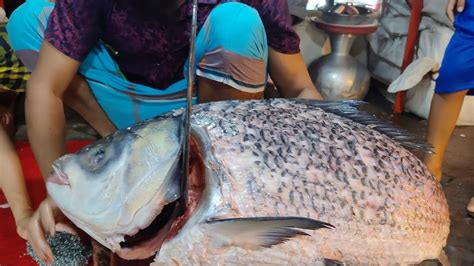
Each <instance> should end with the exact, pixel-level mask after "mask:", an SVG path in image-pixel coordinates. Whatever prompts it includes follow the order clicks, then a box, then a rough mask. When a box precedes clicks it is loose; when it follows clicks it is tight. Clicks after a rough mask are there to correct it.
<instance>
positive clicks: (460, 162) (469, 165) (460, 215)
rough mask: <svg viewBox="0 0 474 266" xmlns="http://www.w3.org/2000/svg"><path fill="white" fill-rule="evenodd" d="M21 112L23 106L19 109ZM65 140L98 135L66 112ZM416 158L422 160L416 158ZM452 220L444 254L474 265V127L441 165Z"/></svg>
mask: <svg viewBox="0 0 474 266" xmlns="http://www.w3.org/2000/svg"><path fill="white" fill-rule="evenodd" d="M367 101H368V102H369V103H370V104H369V105H368V106H367V107H366V109H367V110H369V111H370V112H374V113H376V114H377V115H378V116H379V117H381V118H383V119H386V120H390V121H392V122H393V123H395V124H397V125H399V126H400V127H403V128H405V129H407V130H408V131H410V132H412V133H415V134H416V135H418V136H419V137H421V138H423V137H424V134H425V130H426V126H427V123H426V120H422V119H419V118H417V117H416V116H414V115H410V114H403V115H400V116H393V115H392V114H391V106H392V104H391V103H389V102H387V101H386V100H385V99H383V98H382V96H381V95H380V94H379V93H377V91H376V90H375V89H372V90H371V93H370V94H369V95H368V97H367ZM18 109H19V110H22V109H23V108H22V104H21V101H20V104H19V106H18ZM21 113H22V112H18V113H17V121H18V124H19V127H18V132H17V135H16V138H17V139H25V138H26V130H25V126H24V125H22V124H24V120H23V119H22V116H23V115H22V114H21ZM67 118H68V125H67V128H68V130H67V138H68V139H95V138H97V134H96V133H95V132H94V130H92V129H91V128H90V127H88V126H87V125H86V124H85V123H84V121H83V120H82V119H81V118H80V117H78V116H77V115H76V114H74V113H73V112H71V111H68V112H67ZM417 156H422V155H421V154H419V153H418V154H417ZM442 185H443V187H444V191H445V194H446V197H447V199H448V204H449V208H450V216H451V232H450V235H449V239H448V245H447V247H446V248H445V251H446V254H447V256H448V258H449V261H450V262H451V264H452V265H474V227H473V225H474V219H472V218H468V217H467V214H466V204H467V203H468V202H469V199H470V198H471V197H472V196H474V127H458V128H456V129H455V131H454V134H453V136H452V139H451V142H450V144H449V148H448V150H447V153H446V156H445V162H444V179H443V182H442Z"/></svg>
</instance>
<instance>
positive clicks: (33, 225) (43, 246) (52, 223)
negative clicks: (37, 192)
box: [17, 197, 77, 264]
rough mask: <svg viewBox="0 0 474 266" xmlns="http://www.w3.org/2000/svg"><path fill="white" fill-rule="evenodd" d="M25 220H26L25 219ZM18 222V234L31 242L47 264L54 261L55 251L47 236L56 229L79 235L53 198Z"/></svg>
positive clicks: (46, 200)
mask: <svg viewBox="0 0 474 266" xmlns="http://www.w3.org/2000/svg"><path fill="white" fill-rule="evenodd" d="M23 220H24V221H23ZM23 220H22V221H20V222H21V223H20V222H19V223H18V225H19V227H17V231H18V234H19V235H20V236H21V237H22V238H24V239H26V240H27V241H28V242H30V244H31V247H32V248H33V251H34V252H35V254H36V255H37V256H38V257H39V258H40V259H41V260H42V261H44V262H46V263H47V264H52V263H53V262H54V256H53V252H52V251H51V248H50V246H49V244H48V242H47V241H46V236H47V235H49V236H53V235H54V234H55V233H56V231H64V232H68V233H70V234H74V235H77V233H76V231H75V230H74V229H73V228H72V227H71V226H69V225H67V224H66V223H65V221H66V220H67V219H66V218H65V217H64V215H63V214H62V213H61V211H60V210H59V208H58V207H57V205H56V204H55V203H54V202H53V200H52V199H51V198H49V197H48V198H46V199H45V200H44V201H43V202H42V203H41V204H40V206H39V207H38V209H37V210H36V212H35V213H34V214H33V215H32V216H31V217H27V218H25V219H23Z"/></svg>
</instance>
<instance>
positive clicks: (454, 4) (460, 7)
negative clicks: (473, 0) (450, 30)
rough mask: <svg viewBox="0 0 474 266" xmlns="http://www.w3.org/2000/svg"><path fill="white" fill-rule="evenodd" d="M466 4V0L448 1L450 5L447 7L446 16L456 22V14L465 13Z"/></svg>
mask: <svg viewBox="0 0 474 266" xmlns="http://www.w3.org/2000/svg"><path fill="white" fill-rule="evenodd" d="M465 4H466V0H448V5H447V6H446V15H447V16H448V18H449V19H450V20H451V21H453V22H454V12H456V11H457V12H463V11H464V7H465ZM455 8H456V10H455Z"/></svg>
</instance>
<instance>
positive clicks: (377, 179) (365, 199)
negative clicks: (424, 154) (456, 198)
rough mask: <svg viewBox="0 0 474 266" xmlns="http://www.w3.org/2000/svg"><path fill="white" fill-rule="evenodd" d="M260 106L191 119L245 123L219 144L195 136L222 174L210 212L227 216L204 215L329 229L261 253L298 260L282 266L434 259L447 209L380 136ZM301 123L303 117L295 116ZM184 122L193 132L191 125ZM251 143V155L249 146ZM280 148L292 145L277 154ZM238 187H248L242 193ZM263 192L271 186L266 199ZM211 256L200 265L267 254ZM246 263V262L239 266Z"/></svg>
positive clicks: (419, 171) (234, 251) (233, 251)
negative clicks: (310, 222)
mask: <svg viewBox="0 0 474 266" xmlns="http://www.w3.org/2000/svg"><path fill="white" fill-rule="evenodd" d="M234 104H235V105H238V108H234V107H233V105H234ZM255 105H256V106H255ZM260 105H261V103H260V102H257V103H255V102H247V103H238V104H237V103H222V104H219V105H217V104H215V105H213V108H212V110H210V109H208V108H206V106H201V107H200V108H199V107H198V108H197V110H195V111H194V112H195V114H196V115H198V116H199V114H200V113H205V114H206V117H207V119H211V120H212V119H214V118H221V119H223V120H224V121H227V120H230V119H229V118H228V117H229V115H231V116H233V117H235V116H245V117H246V119H245V120H240V121H239V122H238V123H236V124H235V128H234V129H233V130H235V131H233V134H232V136H229V134H222V132H225V130H224V129H222V128H219V127H213V128H210V129H208V130H206V131H205V134H206V135H207V137H208V138H209V139H210V143H211V146H213V147H216V151H215V152H214V156H215V160H216V162H215V163H216V164H220V165H222V168H223V169H226V171H225V172H224V173H222V175H225V176H226V178H225V181H222V182H228V183H229V185H230V186H229V187H228V189H227V190H225V191H222V194H219V196H218V197H219V200H218V201H219V204H226V205H227V206H229V207H228V208H225V209H222V213H215V214H214V215H216V216H219V217H259V216H308V217H313V218H316V219H318V220H323V221H328V222H330V223H332V224H333V225H334V226H335V227H336V229H334V230H330V231H324V230H320V231H315V232H312V233H311V235H312V236H313V237H312V238H308V239H304V240H300V241H301V243H304V245H302V246H298V247H295V246H293V245H289V244H281V245H278V246H275V247H272V248H271V250H273V251H272V252H285V253H287V254H288V253H289V254H299V255H298V258H297V259H295V258H292V259H290V260H289V261H290V262H295V263H297V262H298V263H301V262H305V261H306V262H309V261H311V259H312V258H314V256H315V253H317V257H320V258H332V259H337V260H340V261H343V262H346V263H349V264H353V263H356V264H357V263H362V262H363V263H377V264H379V263H382V264H386V263H388V264H392V263H395V262H396V263H402V264H403V263H417V262H421V261H423V260H425V259H433V258H436V257H437V255H438V254H439V252H440V249H441V247H443V246H444V244H445V241H446V237H447V234H448V231H449V217H448V207H447V204H446V200H445V198H444V194H443V192H442V190H441V187H440V185H439V184H438V183H437V182H436V181H435V180H434V179H433V177H432V176H431V175H430V174H429V172H428V171H427V170H426V168H425V167H424V166H423V165H422V163H421V162H420V161H419V160H418V159H417V158H416V157H415V156H413V155H412V154H411V153H410V152H408V151H407V150H405V149H404V148H402V147H401V146H400V145H398V144H397V143H395V142H393V141H392V140H391V139H389V138H388V137H387V136H385V135H383V134H380V133H378V132H377V131H375V130H371V129H370V128H369V127H367V126H364V125H361V124H358V123H355V122H353V121H351V120H349V119H346V118H343V117H340V116H337V115H333V114H331V113H327V112H324V111H323V110H322V109H320V108H317V107H312V106H310V105H303V104H298V103H292V102H287V101H273V102H267V103H266V105H267V108H261V106H260ZM218 107H221V108H218ZM301 113H304V114H305V115H304V116H303V117H302V116H299V114H301ZM200 117H203V116H200ZM262 117H265V121H266V122H265V123H262V122H261V118H262ZM273 121H275V122H273ZM194 122H195V123H196V124H200V125H202V124H203V123H201V122H199V121H196V118H195V119H194ZM286 125H291V127H290V128H288V127H286ZM249 128H250V129H251V130H249ZM256 131H258V133H259V134H260V138H258V137H257V139H256V140H255V139H254V138H253V137H252V138H249V137H248V136H249V135H253V136H255V135H256V136H259V134H258V133H257V132H256ZM269 132H272V133H271V134H270V133H269ZM269 135H271V138H270V137H269ZM255 141H257V142H258V143H259V145H255V143H252V142H255ZM288 142H289V143H293V144H294V145H292V146H290V147H291V148H287V143H288ZM252 144H253V145H252ZM302 144H306V145H302ZM313 144H314V145H313ZM235 146H240V147H242V146H243V147H244V149H245V150H246V152H247V153H249V154H252V157H253V158H252V159H253V160H251V159H249V158H240V157H239V156H236V154H235V153H234V152H233V151H232V148H233V147H235ZM275 150H280V151H285V152H274V151H275ZM298 151H299V153H300V154H299V155H298ZM374 151H376V152H374ZM310 154H311V156H310ZM374 154H376V155H377V157H374ZM315 155H317V156H315ZM318 156H319V159H318ZM381 158H383V161H381V160H382V159H381ZM337 159H339V160H341V161H343V164H342V165H341V164H338V163H337ZM255 162H260V163H255ZM262 162H263V163H262ZM231 165H232V166H231ZM377 165H382V166H383V167H379V166H377ZM275 168H278V169H277V170H276V171H274V170H275ZM236 169H238V170H237V171H236ZM242 169H246V170H245V171H242ZM249 173H252V174H251V175H249ZM275 173H276V174H275ZM280 173H285V174H280ZM247 182H250V183H251V185H247V186H246V185H245V184H246V183H247ZM269 184H279V185H278V186H277V188H276V189H275V186H274V185H269ZM283 184H285V185H283ZM287 184H290V185H287ZM425 186H426V187H427V189H428V191H429V192H430V193H431V195H432V197H431V198H429V199H428V200H427V199H426V198H425V191H423V190H420V188H423V187H425ZM301 188H304V189H301ZM378 188H381V189H378ZM407 188H410V189H409V190H408V191H407ZM341 191H344V192H346V193H341ZM249 201H250V204H249ZM252 202H253V203H254V205H255V206H258V208H255V206H253V205H252ZM434 202H435V204H433V203H434ZM255 203H258V204H255ZM341 206H346V208H344V207H341ZM191 231H192V230H188V233H190V232H191ZM204 234H206V232H204ZM204 237H205V236H204ZM175 240H176V241H170V242H169V243H167V244H165V246H163V247H162V250H161V252H160V255H159V256H158V257H157V259H156V260H157V261H158V262H164V261H166V258H168V257H173V256H171V255H170V254H169V253H168V248H170V247H173V249H177V250H179V249H180V242H179V237H177V238H176V239H175ZM197 240H198V241H199V239H197ZM187 245H189V244H187ZM361 247H363V248H361ZM295 248H296V249H295ZM303 251H305V252H303ZM191 252H193V253H194V250H193V251H191ZM221 252H222V253H221V254H220V256H219V257H218V258H217V257H212V256H211V257H210V253H206V252H204V253H202V254H200V255H202V256H203V258H206V261H207V262H209V263H211V264H213V263H226V262H228V261H231V258H232V257H235V256H238V257H239V258H240V259H241V260H240V261H239V262H240V263H245V262H255V261H256V259H255V258H260V259H261V261H260V262H264V261H265V258H264V256H267V255H269V251H268V250H261V251H243V250H241V249H238V248H227V249H224V250H221ZM250 254H251V255H252V256H253V257H252V259H251V260H250V259H249V260H248V261H247V260H245V259H244V258H245V257H247V256H250ZM305 254H306V255H307V257H305ZM226 256H228V257H227V258H226ZM270 257H271V256H270ZM163 258H164V260H162V259H163ZM180 259H183V262H186V259H184V258H182V257H180ZM178 261H181V260H178ZM257 261H258V259H257ZM188 262H189V261H188ZM200 262H203V261H200ZM290 264H291V263H290Z"/></svg>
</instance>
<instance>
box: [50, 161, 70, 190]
mask: <svg viewBox="0 0 474 266" xmlns="http://www.w3.org/2000/svg"><path fill="white" fill-rule="evenodd" d="M48 182H51V183H54V184H57V185H67V186H70V185H71V184H70V183H69V177H68V176H67V175H66V174H65V173H64V172H63V171H61V170H60V168H58V167H57V166H56V165H53V171H52V172H51V174H50V175H49V177H48Z"/></svg>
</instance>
